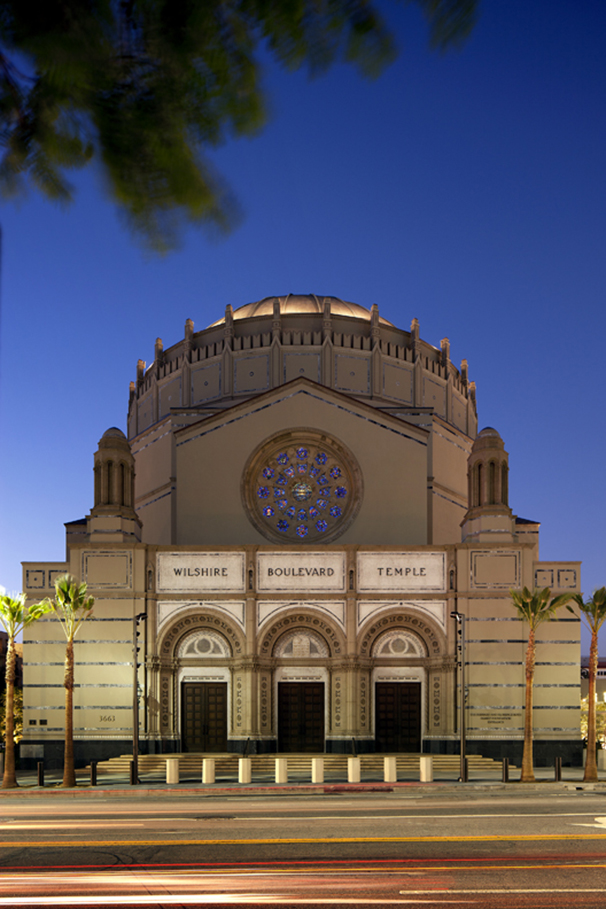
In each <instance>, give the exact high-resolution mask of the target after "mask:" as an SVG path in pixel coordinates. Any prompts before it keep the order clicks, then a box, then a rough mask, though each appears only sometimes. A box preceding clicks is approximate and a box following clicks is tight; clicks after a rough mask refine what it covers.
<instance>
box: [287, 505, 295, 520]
mask: <svg viewBox="0 0 606 909" xmlns="http://www.w3.org/2000/svg"><path fill="white" fill-rule="evenodd" d="M285 514H286V517H287V518H294V516H295V514H296V510H295V507H294V505H291V506H290V508H287V509H286V512H285Z"/></svg>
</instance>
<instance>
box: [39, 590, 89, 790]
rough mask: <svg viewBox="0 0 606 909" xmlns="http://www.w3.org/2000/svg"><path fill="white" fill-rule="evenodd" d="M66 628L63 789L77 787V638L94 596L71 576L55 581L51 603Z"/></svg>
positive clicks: (64, 628)
mask: <svg viewBox="0 0 606 909" xmlns="http://www.w3.org/2000/svg"><path fill="white" fill-rule="evenodd" d="M46 602H48V603H49V604H50V608H51V609H52V610H53V612H54V613H55V615H56V616H57V618H58V619H59V621H60V622H61V624H62V626H63V631H64V632H65V637H66V638H67V647H66V650H65V672H64V676H63V685H64V687H65V751H64V756H63V783H62V785H63V786H66V787H67V786H75V785H76V771H75V768H74V638H75V637H76V634H77V633H78V629H79V628H80V625H81V624H82V622H84V620H85V619H86V618H88V616H89V615H90V614H91V611H92V608H93V604H94V602H95V598H94V597H87V596H86V584H81V583H80V582H79V581H77V580H76V578H74V577H72V576H71V575H70V574H64V575H62V576H61V577H60V578H57V580H56V581H55V597H54V599H53V600H47V601H46Z"/></svg>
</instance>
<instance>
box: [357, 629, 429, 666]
mask: <svg viewBox="0 0 606 909" xmlns="http://www.w3.org/2000/svg"><path fill="white" fill-rule="evenodd" d="M370 654H371V656H373V657H387V658H393V657H396V658H397V659H414V658H415V657H426V656H427V650H426V648H425V646H424V644H423V642H422V641H421V638H419V637H418V636H417V635H416V634H412V633H411V632H409V631H402V630H401V629H399V628H394V629H391V630H390V631H385V632H383V633H382V634H380V635H379V636H378V637H377V638H375V640H374V642H373V645H372V648H371V651H370Z"/></svg>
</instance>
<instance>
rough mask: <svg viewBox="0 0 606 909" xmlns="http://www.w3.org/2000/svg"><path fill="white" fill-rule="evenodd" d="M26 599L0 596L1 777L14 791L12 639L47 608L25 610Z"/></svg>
mask: <svg viewBox="0 0 606 909" xmlns="http://www.w3.org/2000/svg"><path fill="white" fill-rule="evenodd" d="M26 599H27V597H26V595H25V594H24V593H18V594H15V595H14V596H11V595H10V594H7V593H2V594H0V623H2V625H3V626H4V630H5V631H6V633H7V635H8V646H7V649H6V674H5V678H6V692H5V698H6V704H5V707H6V709H5V717H6V725H5V732H4V749H5V750H4V777H3V779H2V788H3V789H15V788H16V787H17V786H18V785H19V784H18V782H17V777H16V774H15V738H14V735H15V718H14V709H15V706H14V705H15V664H16V662H17V659H16V658H17V653H16V650H15V637H16V636H17V635H18V634H19V632H20V631H22V630H23V629H24V628H26V627H27V626H28V625H31V623H32V622H35V621H36V619H39V618H40V617H41V616H43V615H44V614H45V613H47V612H49V610H50V607H49V606H48V605H47V604H46V603H44V602H43V603H36V604H35V605H33V606H30V607H29V609H26V608H25V601H26Z"/></svg>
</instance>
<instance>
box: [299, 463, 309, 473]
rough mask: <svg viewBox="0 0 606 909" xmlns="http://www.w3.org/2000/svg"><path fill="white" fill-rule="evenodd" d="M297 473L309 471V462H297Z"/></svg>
mask: <svg viewBox="0 0 606 909" xmlns="http://www.w3.org/2000/svg"><path fill="white" fill-rule="evenodd" d="M297 473H307V463H305V464H297Z"/></svg>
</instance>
